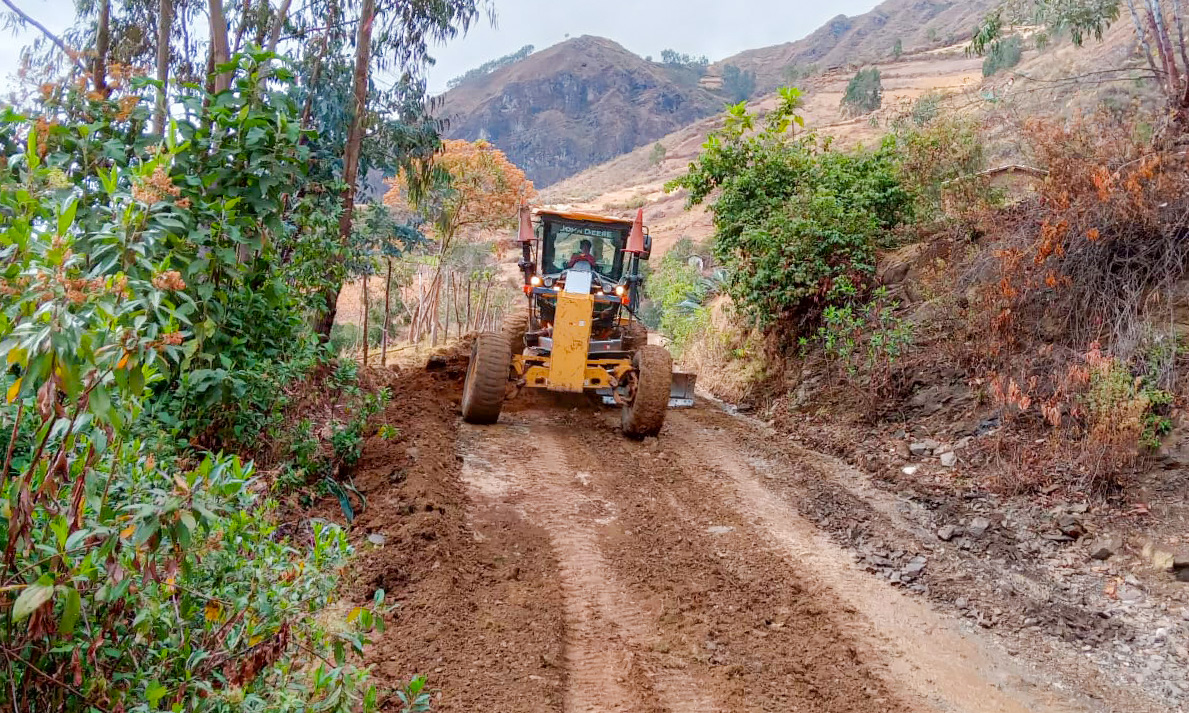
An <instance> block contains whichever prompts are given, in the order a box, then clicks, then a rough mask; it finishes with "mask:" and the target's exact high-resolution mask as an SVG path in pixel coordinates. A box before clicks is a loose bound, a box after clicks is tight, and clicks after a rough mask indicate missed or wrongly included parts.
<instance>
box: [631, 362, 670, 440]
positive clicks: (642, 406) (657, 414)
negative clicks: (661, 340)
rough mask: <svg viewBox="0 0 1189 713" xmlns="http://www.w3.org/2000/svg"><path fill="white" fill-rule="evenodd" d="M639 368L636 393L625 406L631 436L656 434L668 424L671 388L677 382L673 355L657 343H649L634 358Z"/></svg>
mask: <svg viewBox="0 0 1189 713" xmlns="http://www.w3.org/2000/svg"><path fill="white" fill-rule="evenodd" d="M632 366H633V367H635V369H636V377H635V378H636V395H635V398H634V399H632V402H631V403H630V404H628V405H627V406H624V407H623V415H622V426H623V432H624V435H626V436H628V437H630V438H645V437H648V436H655V435H657V434H658V433H660V432H661V427H662V426H664V425H665V412H666V411H667V410H668V408H669V388H670V387H671V386H672V383H673V357H672V356H670V355H669V352H668V350H666V349H665V348H664V347H662V346H658V345H656V344H646V345H644V346H643V347H641V348H640V349H639V350H638V351H637V352H636V354H635V356H633V357H632Z"/></svg>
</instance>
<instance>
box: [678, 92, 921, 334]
mask: <svg viewBox="0 0 1189 713" xmlns="http://www.w3.org/2000/svg"><path fill="white" fill-rule="evenodd" d="M799 97H800V92H798V91H797V90H795V89H785V90H782V99H783V103H782V105H781V107H779V108H778V109H777V110H775V111H773V112H772V113H771V114H769V115H768V118H767V124H766V125H765V126H764V127H763V128H762V129H761V130H759V131H756V130H755V129H756V126H755V124H756V118H755V116H753V115H751V114H748V113H747V111H746V109H745V108H744V107H742V106H736V107H733V108H731V109H730V112H729V114H728V116H727V119H726V122H725V126H724V128H723V129H722V130H721V131H719V132H717V133H715V134H713V135H712V136H711V137H710V138H709V139H708V140H707V142H706V145H705V147H704V150H703V152H702V154H701V156H699V158H698V160H697V161H695V162H694V163H693V164H692V165H691V168H690V171H689V173H688V174H686V175H685V176H683V177H681V178H679V179H677V180H675V181H673V182H672V183H670V184H669V186H668V188H669V189H670V190H672V189H676V188H685V189H687V190H689V201H690V203H691V204H698V203H701V202H703V201H705V200H707V199H708V198H709V197H710V196H711V195H712V194H715V195H717V198H716V200H715V201H714V203H713V204H712V205H711V211H712V212H713V214H714V224H715V237H714V252H715V256H716V257H717V258H718V260H719V261H720V262H721V263H722V264H723V265H724V266H725V267H726V268H727V274H728V282H727V291H728V293H729V294H730V296H731V298H732V299H733V300H734V302H735V304H736V305H737V307H738V308H739V309H740V310H741V311H742V313H743V314H744V315H745V316H746V317H747V318H748V319H749V320H750V321H751V322H752V323H754V324H757V325H759V326H760V327H763V328H766V329H771V328H778V329H779V330H781V331H788V332H796V331H798V330H800V329H802V328H805V327H808V326H810V324H811V323H812V322H813V321H814V320H816V318H817V316H818V315H820V312H821V309H822V307H823V301H822V297H823V296H824V295H825V294H826V292H827V291H828V288H829V286H830V285H831V284H832V283H833V282H834V280H836V279H837V278H839V277H841V276H856V277H857V279H856V281H857V282H861V281H862V280H863V278H864V277H865V276H868V275H870V274H872V273H873V272H874V269H875V251H876V248H877V246H879V245H880V244H881V243H884V242H887V241H888V240H889V236H890V231H891V230H892V229H893V228H894V227H896V226H897V225H899V224H900V223H901V222H903V221H904V220H905V219H907V218H908V217H910V216H911V215H912V210H913V196H912V195H911V193H910V192H909V191H908V190H906V188H905V187H904V185H903V183H902V182H901V180H900V177H899V174H898V164H897V160H898V156H897V153H896V149H895V144H894V142H891V141H889V142H885V143H884V144H883V145H882V146H881V147H880V148H879V149H877V150H874V151H869V150H856V151H850V152H841V151H835V150H832V149H831V147H830V143H829V141H828V140H819V139H818V138H817V137H816V136H814V135H813V134H802V135H799V136H794V135H793V134H792V133H791V132H790V129H791V128H792V127H793V126H795V125H797V124H799V123H801V122H800V118H799V117H798V116H797V115H796V113H795V109H796V106H797V101H798V100H799Z"/></svg>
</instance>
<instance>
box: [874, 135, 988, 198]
mask: <svg viewBox="0 0 1189 713" xmlns="http://www.w3.org/2000/svg"><path fill="white" fill-rule="evenodd" d="M890 140H891V141H892V142H894V143H895V151H896V154H897V156H898V175H899V177H900V181H901V183H902V184H903V185H904V186H906V187H907V188H908V189H909V190H910V191H911V192H912V193H913V194H914V195H915V196H916V197H917V205H918V211H917V212H918V213H919V214H920V215H921V216H922V217H943V216H947V215H948V216H951V217H953V216H963V215H965V214H966V213H967V212H968V211H970V210H971V209H973V208H975V207H977V206H980V205H989V204H991V203H993V202H994V201H995V200H997V196H996V194H995V192H994V191H993V190H992V189H991V187H990V186H989V185H987V182H986V180H985V179H984V178H982V177H980V176H979V175H978V174H979V173H980V172H981V171H982V170H983V169H984V168H985V167H986V150H985V147H984V145H983V142H982V138H981V135H980V132H979V127H978V125H977V124H975V123H974V122H972V121H969V120H966V119H951V118H945V119H935V120H933V121H932V122H930V123H928V124H927V125H925V126H923V127H920V126H916V125H915V122H913V124H910V125H901V126H900V127H899V128H898V130H897V131H896V132H894V133H893V134H892V136H891V138H890Z"/></svg>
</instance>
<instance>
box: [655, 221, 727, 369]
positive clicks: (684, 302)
mask: <svg viewBox="0 0 1189 713" xmlns="http://www.w3.org/2000/svg"><path fill="white" fill-rule="evenodd" d="M692 255H693V243H692V242H691V241H690V240H689V239H688V238H683V239H682V240H680V241H678V243H677V245H675V246H674V247H673V248H672V249H671V250H670V251H669V252H667V253H666V254H665V257H664V259H662V260H661V264H660V267H659V269H657V270H656V271H655V272H653V273H652V274H651V275H650V276H649V279H648V281H647V282H646V283H645V288H646V290H647V292H648V296H649V298H650V299H651V300H652V301H653V302H654V303H655V304H656V305H657V306H658V308H659V319H658V322H657V327H658V328H659V329H660V331H661V333H662V334H664V335H665V336H666V337H668V338H669V340H670V344H669V346H670V348H671V350H672V351H673V352H674V355H675V356H678V357H680V356H681V354H682V352H684V351H685V349H686V348H687V347H688V346H689V344H690V342H691V341H692V340H693V339H694V338H695V337H696V336H697V335H698V334H700V333H701V332H702V330H703V329H705V327H706V325H707V324H708V321H709V318H708V315H707V312H706V308H705V306H703V303H704V302H705V300H706V298H707V297H708V296H709V295H710V294H711V293H712V292H713V285H712V283H711V282H710V281H709V280H707V279H706V278H704V277H703V276H702V273H700V272H699V271H698V269H697V268H696V267H693V266H691V265H690V264H689V262H688V260H689V258H690V257H691V256H692Z"/></svg>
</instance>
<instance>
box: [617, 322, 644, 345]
mask: <svg viewBox="0 0 1189 713" xmlns="http://www.w3.org/2000/svg"><path fill="white" fill-rule="evenodd" d="M645 344H648V328H647V327H645V326H644V325H643V324H640V323H639V322H629V323H627V324H626V325H624V327H623V350H624V351H625V352H634V351H636V350H638V349H640V348H641V347H643V346H644V345H645Z"/></svg>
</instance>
